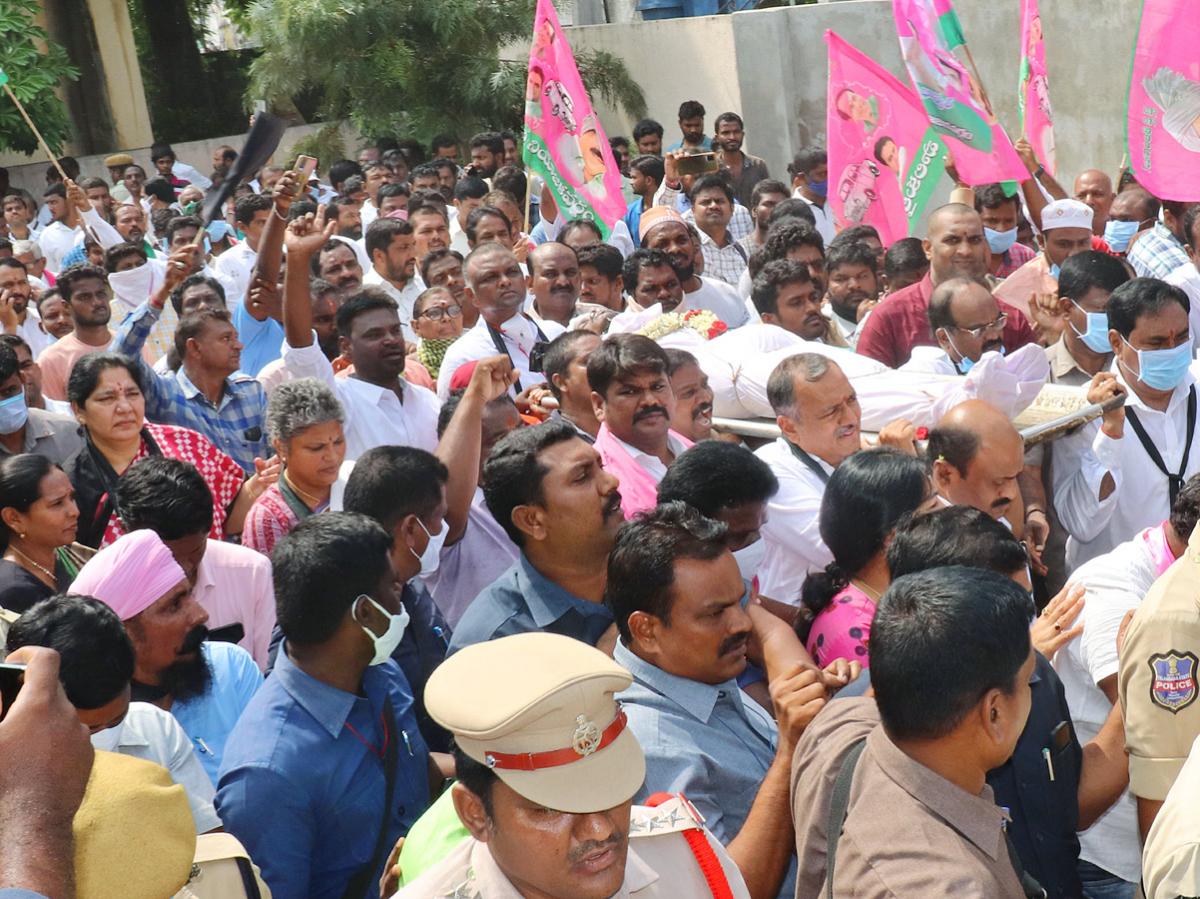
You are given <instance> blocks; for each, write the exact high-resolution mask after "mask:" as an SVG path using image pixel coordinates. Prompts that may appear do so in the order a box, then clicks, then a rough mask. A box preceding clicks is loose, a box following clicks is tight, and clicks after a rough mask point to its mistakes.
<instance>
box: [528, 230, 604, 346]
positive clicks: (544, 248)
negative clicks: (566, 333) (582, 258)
mask: <svg viewBox="0 0 1200 899" xmlns="http://www.w3.org/2000/svg"><path fill="white" fill-rule="evenodd" d="M581 285H582V277H581V275H580V271H579V260H578V258H577V257H576V255H575V251H574V250H572V249H571V248H570V247H569V246H567V245H566V244H564V243H558V242H556V241H547V242H546V243H544V244H540V245H539V246H538V247H537V248H536V249H534V250H533V252H531V253H530V254H529V292H530V293H531V294H533V308H532V309H531V310H530V313H531V315H532V316H534V317H535V318H536V319H537V320H538V321H547V320H548V321H552V322H556V323H558V324H560V325H562V326H563V327H564V328H565V327H567V325H568V324H569V323H570V321H571V319H572V318H574V317H575V315H576V307H577V306H578V305H579V302H578V301H579V289H580V287H581ZM584 305H585V306H586V307H588V309H589V310H590V309H593V308H595V304H594V303H585V304H584Z"/></svg>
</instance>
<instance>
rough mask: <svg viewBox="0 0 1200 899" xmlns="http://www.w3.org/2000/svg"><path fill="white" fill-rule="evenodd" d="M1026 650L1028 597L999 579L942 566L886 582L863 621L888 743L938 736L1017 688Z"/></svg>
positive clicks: (985, 573) (982, 573) (975, 569)
mask: <svg viewBox="0 0 1200 899" xmlns="http://www.w3.org/2000/svg"><path fill="white" fill-rule="evenodd" d="M1029 648H1030V640H1029V597H1028V595H1027V594H1026V593H1025V591H1024V590H1022V589H1021V588H1020V587H1019V586H1017V585H1016V584H1014V583H1013V582H1012V581H1011V580H1009V579H1008V578H1007V577H1004V576H1003V575H999V574H996V573H995V572H991V571H984V570H982V569H978V568H965V567H950V568H935V569H931V570H929V571H925V572H921V573H919V574H911V575H908V576H906V577H902V578H900V579H898V580H895V581H893V582H892V584H891V586H890V587H888V589H887V592H886V593H885V594H884V595H883V598H882V599H881V600H880V602H879V607H878V610H877V611H876V613H875V618H874V620H873V621H872V623H871V684H872V686H873V687H874V690H875V702H876V705H877V706H878V708H879V717H880V719H881V720H882V721H883V726H884V729H885V730H886V731H887V733H888V735H889V736H890V737H891V738H892V739H893V740H922V741H925V740H937V739H939V738H941V737H945V736H946V735H948V734H950V733H951V732H952V731H954V730H955V728H957V727H958V726H959V725H960V724H962V722H963V721H964V719H966V718H967V716H968V715H969V714H970V712H971V710H972V709H973V708H975V707H976V706H977V705H978V704H979V702H980V700H981V699H983V698H984V697H985V696H986V694H987V693H989V692H990V691H992V690H999V691H1001V692H1002V693H1005V694H1011V693H1012V692H1013V691H1014V690H1015V689H1016V688H1017V687H1018V684H1017V682H1016V678H1017V674H1018V672H1019V671H1020V670H1021V667H1022V666H1023V665H1024V664H1025V662H1026V661H1027V660H1028V658H1029ZM1022 725H1023V722H1022ZM1018 732H1019V729H1018Z"/></svg>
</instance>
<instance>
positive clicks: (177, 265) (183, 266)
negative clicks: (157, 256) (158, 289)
mask: <svg viewBox="0 0 1200 899" xmlns="http://www.w3.org/2000/svg"><path fill="white" fill-rule="evenodd" d="M171 265H173V266H175V268H187V266H186V265H184V264H183V263H182V262H172V263H171Z"/></svg>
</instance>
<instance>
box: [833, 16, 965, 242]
mask: <svg viewBox="0 0 1200 899" xmlns="http://www.w3.org/2000/svg"><path fill="white" fill-rule="evenodd" d="M825 43H826V44H827V45H828V47H829V96H828V102H827V104H826V110H827V111H826V134H827V135H828V137H827V151H828V154H829V205H830V208H831V209H832V210H833V215H834V218H835V219H836V220H837V223H838V226H839V227H842V228H848V227H851V226H852V225H860V224H866V225H874V226H875V228H877V229H878V231H879V236H880V239H881V240H882V241H883V243H884V246H887V245H889V244H891V243H893V242H895V241H897V240H899V239H900V238H902V237H906V236H908V235H909V234H910V233H911V232H912V231H913V230H914V228H915V227H917V226H918V225H919V224H920V223H922V222H923V221H924V213H925V207H926V206H927V205H928V203H929V200H930V198H931V197H932V196H933V193H934V191H935V190H936V188H937V184H938V181H939V180H940V179H941V177H942V173H943V172H944V171H945V162H944V160H945V156H946V145H945V143H944V142H943V141H942V139H941V137H940V135H939V134H938V133H937V131H936V130H935V129H934V128H933V127H932V126H931V125H930V124H929V119H928V118H927V117H926V115H925V110H924V108H923V107H922V106H921V102H920V100H918V99H917V98H916V96H914V94H913V92H912V91H911V90H909V88H908V87H907V86H905V85H904V84H902V83H900V81H899V80H898V79H897V78H896V77H895V76H894V75H892V73H891V72H889V71H887V70H886V69H884V68H883V67H882V66H880V65H879V63H877V62H875V60H873V59H871V58H870V57H869V56H867V55H866V54H864V53H863V52H862V51H860V50H859V49H858V48H856V47H854V46H853V45H852V44H849V43H847V42H846V41H845V40H843V39H842V37H841V36H840V35H838V34H837V33H835V32H833V31H826V32H825Z"/></svg>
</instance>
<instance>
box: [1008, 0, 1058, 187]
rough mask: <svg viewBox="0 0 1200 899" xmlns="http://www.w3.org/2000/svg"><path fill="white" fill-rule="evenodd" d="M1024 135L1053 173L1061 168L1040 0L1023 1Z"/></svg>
mask: <svg viewBox="0 0 1200 899" xmlns="http://www.w3.org/2000/svg"><path fill="white" fill-rule="evenodd" d="M1017 105H1018V106H1019V107H1020V110H1021V134H1022V135H1024V137H1025V140H1027V141H1029V144H1030V146H1032V147H1033V152H1034V155H1036V156H1037V159H1038V162H1040V163H1041V164H1042V165H1043V166H1044V167H1045V169H1046V171H1048V172H1049V173H1050V174H1051V175H1053V174H1054V173H1055V172H1056V170H1057V161H1056V160H1055V155H1054V112H1053V110H1052V109H1051V107H1050V82H1049V80H1048V78H1047V77H1046V43H1045V40H1044V39H1043V37H1042V16H1041V13H1040V12H1039V11H1038V0H1021V76H1020V87H1019V89H1018V91H1017Z"/></svg>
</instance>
